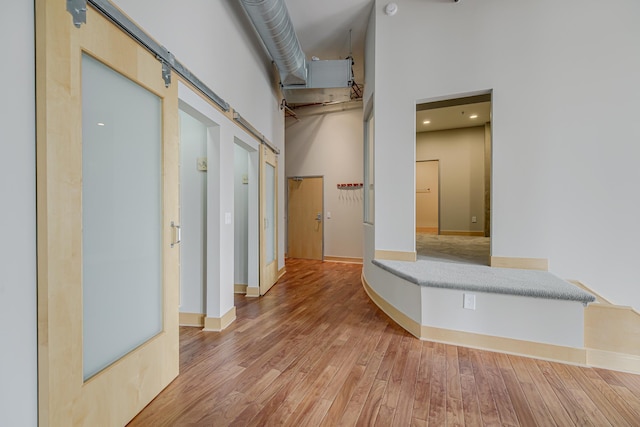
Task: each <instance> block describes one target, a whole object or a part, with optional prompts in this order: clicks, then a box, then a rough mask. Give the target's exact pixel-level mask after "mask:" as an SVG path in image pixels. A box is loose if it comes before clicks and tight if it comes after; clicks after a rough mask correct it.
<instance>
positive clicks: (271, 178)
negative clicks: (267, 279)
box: [265, 163, 276, 264]
mask: <svg viewBox="0 0 640 427" xmlns="http://www.w3.org/2000/svg"><path fill="white" fill-rule="evenodd" d="M266 180H267V182H266V185H267V189H266V191H267V194H266V198H267V200H266V204H267V205H266V208H267V212H266V216H265V217H266V230H265V235H266V243H267V264H270V263H272V262H273V260H275V259H276V227H275V224H276V203H275V199H276V168H274V167H273V166H271V165H270V164H269V163H267V169H266Z"/></svg>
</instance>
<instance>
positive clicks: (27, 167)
mask: <svg viewBox="0 0 640 427" xmlns="http://www.w3.org/2000/svg"><path fill="white" fill-rule="evenodd" d="M0 40H4V41H9V40H10V42H7V43H4V50H5V55H6V58H11V66H10V67H1V68H0V80H1V81H2V82H3V89H2V91H3V94H2V102H0V150H1V152H2V154H1V155H0V199H1V200H2V209H0V224H2V229H3V232H2V235H3V244H2V245H0V337H1V341H2V344H1V345H0V425H3V426H5V425H6V426H35V425H37V414H38V412H37V359H36V358H37V353H36V350H37V335H36V331H37V326H36V227H35V223H36V222H35V221H36V218H35V215H36V208H35V187H36V184H35V76H34V72H35V65H34V24H33V2H10V3H6V4H3V8H2V14H0Z"/></svg>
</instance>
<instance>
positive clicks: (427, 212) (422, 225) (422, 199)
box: [416, 160, 440, 234]
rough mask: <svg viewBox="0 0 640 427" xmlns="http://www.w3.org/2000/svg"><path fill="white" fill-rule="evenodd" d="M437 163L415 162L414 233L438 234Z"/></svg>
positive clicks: (433, 161)
mask: <svg viewBox="0 0 640 427" xmlns="http://www.w3.org/2000/svg"><path fill="white" fill-rule="evenodd" d="M438 169H439V162H438V161H437V160H431V161H421V162H416V231H417V232H422V233H425V232H426V233H434V234H438V233H439V222H440V219H439V196H438V194H439V187H440V184H439V171H438Z"/></svg>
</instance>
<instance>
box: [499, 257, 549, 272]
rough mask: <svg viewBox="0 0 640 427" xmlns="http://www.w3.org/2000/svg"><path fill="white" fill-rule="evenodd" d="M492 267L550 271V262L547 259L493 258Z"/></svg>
mask: <svg viewBox="0 0 640 427" xmlns="http://www.w3.org/2000/svg"><path fill="white" fill-rule="evenodd" d="M491 267H499V268H520V269H523V270H541V271H549V260H548V259H546V258H515V257H501V256H492V257H491Z"/></svg>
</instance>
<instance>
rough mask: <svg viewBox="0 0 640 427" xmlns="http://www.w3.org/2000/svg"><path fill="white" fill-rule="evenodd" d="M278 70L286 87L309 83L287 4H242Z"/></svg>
mask: <svg viewBox="0 0 640 427" xmlns="http://www.w3.org/2000/svg"><path fill="white" fill-rule="evenodd" d="M240 3H241V4H242V6H243V8H244V10H245V11H246V12H247V15H249V18H250V19H251V21H252V22H253V26H254V27H255V28H256V31H257V32H258V34H259V35H260V37H261V38H262V41H263V43H264V44H265V46H266V48H267V50H268V51H269V54H270V55H271V58H272V59H273V61H274V62H275V63H276V65H277V66H278V71H279V72H280V80H281V83H282V85H283V86H290V85H305V84H306V83H307V66H306V59H305V55H304V52H303V51H302V48H301V47H300V42H299V41H298V36H296V33H295V31H294V29H293V23H292V22H291V18H290V17H289V12H288V11H287V7H286V5H285V3H284V0H240Z"/></svg>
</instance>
